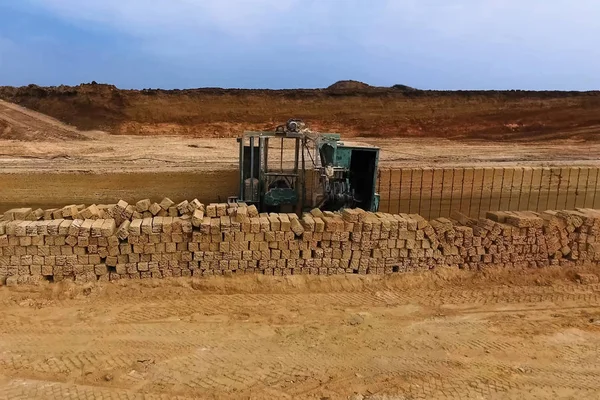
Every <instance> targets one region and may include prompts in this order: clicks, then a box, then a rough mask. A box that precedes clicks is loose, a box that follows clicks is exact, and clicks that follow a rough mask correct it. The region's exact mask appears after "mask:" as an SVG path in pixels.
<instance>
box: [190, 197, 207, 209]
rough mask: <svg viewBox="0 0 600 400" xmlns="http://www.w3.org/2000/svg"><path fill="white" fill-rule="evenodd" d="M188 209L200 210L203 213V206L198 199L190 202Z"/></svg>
mask: <svg viewBox="0 0 600 400" xmlns="http://www.w3.org/2000/svg"><path fill="white" fill-rule="evenodd" d="M189 206H190V209H191V210H201V211H204V204H202V203H200V201H199V200H198V199H194V200H192V201H190V205H189Z"/></svg>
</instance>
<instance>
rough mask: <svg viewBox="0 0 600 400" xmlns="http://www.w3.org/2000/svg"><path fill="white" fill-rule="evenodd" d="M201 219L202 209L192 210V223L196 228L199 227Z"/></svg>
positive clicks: (202, 215)
mask: <svg viewBox="0 0 600 400" xmlns="http://www.w3.org/2000/svg"><path fill="white" fill-rule="evenodd" d="M203 220H204V211H202V210H201V209H200V208H198V209H196V210H195V211H194V215H193V216H192V225H194V226H195V227H196V228H199V227H200V225H201V224H202V221H203Z"/></svg>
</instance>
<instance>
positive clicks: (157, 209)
mask: <svg viewBox="0 0 600 400" xmlns="http://www.w3.org/2000/svg"><path fill="white" fill-rule="evenodd" d="M161 210H162V207H161V206H160V205H159V204H158V203H153V204H152V205H150V208H149V209H148V211H150V212H151V213H152V215H157V214H158V213H159V212H160V211H161Z"/></svg>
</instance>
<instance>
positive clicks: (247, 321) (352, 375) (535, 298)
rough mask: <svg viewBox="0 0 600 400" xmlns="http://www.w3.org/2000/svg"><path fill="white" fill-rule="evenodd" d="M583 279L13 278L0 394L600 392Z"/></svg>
mask: <svg viewBox="0 0 600 400" xmlns="http://www.w3.org/2000/svg"><path fill="white" fill-rule="evenodd" d="M588 272H589V271H588ZM592 272H594V273H596V274H597V271H592ZM573 276H574V274H573V273H571V272H568V271H560V270H552V269H548V270H543V271H525V272H519V271H502V270H490V271H486V272H478V273H472V272H467V271H454V270H445V271H440V270H438V271H432V272H428V273H423V274H406V275H399V276H392V277H386V278H381V277H374V278H373V277H370V276H362V277H361V276H348V277H327V278H326V279H319V277H310V276H309V277H285V278H275V277H270V278H265V277H231V278H221V279H210V280H201V281H190V280H180V281H163V282H153V281H138V282H131V281H130V282H126V283H121V284H119V283H117V284H103V285H100V284H98V285H94V286H91V285H90V286H83V287H82V286H69V285H62V284H61V285H59V284H56V285H46V286H41V287H16V288H6V287H3V288H0V304H1V306H2V310H3V313H2V320H3V321H2V324H0V338H1V340H0V398H2V399H63V398H90V399H92V398H93V399H113V398H115V399H117V398H119V399H122V398H127V399H135V398H140V399H141V398H145V399H155V398H156V399H158V398H161V399H162V398H164V399H167V398H169V399H170V398H175V397H176V396H179V398H215V399H216V398H219V399H221V398H233V399H304V398H309V399H348V398H354V399H359V398H364V399H520V400H521V399H548V398H561V399H596V398H597V396H598V392H599V391H600V380H599V379H598V378H600V353H599V352H598V348H599V346H600V285H598V284H580V283H578V282H577V280H576V279H574V278H573ZM352 396H354V397H352ZM361 396H362V397H361ZM386 396H387V397H386Z"/></svg>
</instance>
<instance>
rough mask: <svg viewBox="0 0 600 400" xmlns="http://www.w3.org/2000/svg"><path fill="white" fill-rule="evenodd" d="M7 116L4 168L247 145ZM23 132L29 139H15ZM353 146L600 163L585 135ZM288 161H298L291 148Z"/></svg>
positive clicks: (196, 156)
mask: <svg viewBox="0 0 600 400" xmlns="http://www.w3.org/2000/svg"><path fill="white" fill-rule="evenodd" d="M0 120H3V121H5V122H6V123H8V124H9V125H10V127H11V129H10V130H7V131H6V132H4V133H3V132H0V169H1V170H2V172H5V173H22V172H28V171H36V172H39V171H46V172H93V173H103V172H142V171H143V172H157V171H161V172H165V171H221V170H233V169H237V158H238V153H239V150H238V147H237V143H236V141H235V139H194V138H188V137H179V136H149V137H144V136H126V135H118V136H115V135H110V134H107V133H105V132H101V131H93V132H80V131H77V130H76V129H75V128H73V127H70V126H67V125H65V124H63V123H61V122H60V121H57V120H55V119H53V118H50V117H48V116H47V115H44V114H40V113H37V112H34V111H31V110H28V109H25V108H22V107H19V106H17V105H15V104H11V103H7V102H4V101H1V100H0ZM13 130H14V131H15V132H18V134H15V132H13ZM241 133H242V132H240V134H241ZM15 137H18V138H20V139H22V140H14V138H15ZM342 138H343V135H342ZM346 143H347V144H358V145H372V146H377V147H380V148H381V154H380V166H381V167H382V168H394V167H401V166H404V167H407V166H411V167H414V166H440V165H444V166H467V165H478V166H486V165H494V166H498V165H507V166H508V165H540V164H544V165H555V166H562V165H570V164H578V165H598V164H600V162H599V161H598V159H599V158H600V142H584V141H578V140H537V141H535V142H527V141H513V142H493V141H476V140H470V141H469V140H460V141H456V140H455V141H453V140H447V139H431V138H393V139H377V138H360V137H358V138H355V137H353V138H352V139H351V141H346ZM284 158H285V159H288V160H291V159H293V156H292V152H291V147H290V148H289V149H288V151H287V152H286V153H285V155H284Z"/></svg>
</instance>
